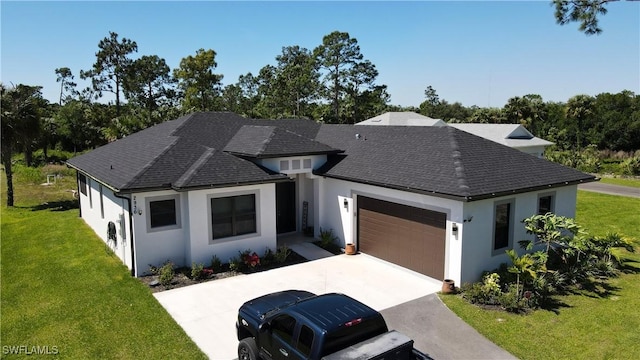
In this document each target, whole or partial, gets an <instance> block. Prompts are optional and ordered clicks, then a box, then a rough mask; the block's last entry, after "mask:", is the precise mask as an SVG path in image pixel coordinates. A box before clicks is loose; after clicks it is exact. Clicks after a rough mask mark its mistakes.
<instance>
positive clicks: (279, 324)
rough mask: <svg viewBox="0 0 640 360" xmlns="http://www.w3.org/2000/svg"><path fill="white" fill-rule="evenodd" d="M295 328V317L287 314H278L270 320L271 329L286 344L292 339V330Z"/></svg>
mask: <svg viewBox="0 0 640 360" xmlns="http://www.w3.org/2000/svg"><path fill="white" fill-rule="evenodd" d="M295 328H296V319H294V318H292V317H291V316H289V315H280V316H278V317H277V318H275V319H273V321H271V331H272V333H273V335H274V336H277V337H279V338H280V339H282V341H283V342H284V343H286V344H290V343H291V339H293V330H295Z"/></svg>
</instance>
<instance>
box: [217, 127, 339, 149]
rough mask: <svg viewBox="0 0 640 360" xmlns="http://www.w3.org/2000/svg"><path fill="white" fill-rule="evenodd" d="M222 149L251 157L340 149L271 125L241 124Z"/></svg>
mask: <svg viewBox="0 0 640 360" xmlns="http://www.w3.org/2000/svg"><path fill="white" fill-rule="evenodd" d="M302 121H304V120H302ZM224 151H227V152H230V153H232V154H237V155H240V156H247V157H252V158H270V157H281V156H299V155H317V154H330V153H337V152H340V150H337V149H334V148H332V147H330V146H327V145H325V144H322V143H319V142H317V141H314V140H311V139H308V138H305V137H303V136H301V135H299V134H296V133H294V132H291V131H289V130H286V129H284V128H281V127H276V126H273V125H272V126H257V125H245V126H243V127H242V128H240V130H238V132H237V133H236V134H235V136H234V137H233V138H232V139H231V141H229V143H228V144H227V146H226V147H225V148H224Z"/></svg>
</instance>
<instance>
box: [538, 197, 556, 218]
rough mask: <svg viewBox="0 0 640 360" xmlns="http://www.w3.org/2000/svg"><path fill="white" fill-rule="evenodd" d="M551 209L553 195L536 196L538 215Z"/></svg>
mask: <svg viewBox="0 0 640 360" xmlns="http://www.w3.org/2000/svg"><path fill="white" fill-rule="evenodd" d="M552 211H553V196H552V195H546V196H541V197H539V198H538V215H544V214H546V213H550V212H552Z"/></svg>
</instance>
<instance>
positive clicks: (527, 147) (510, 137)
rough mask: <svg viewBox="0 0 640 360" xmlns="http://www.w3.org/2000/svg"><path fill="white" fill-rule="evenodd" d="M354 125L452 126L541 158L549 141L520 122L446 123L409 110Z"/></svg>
mask: <svg viewBox="0 0 640 360" xmlns="http://www.w3.org/2000/svg"><path fill="white" fill-rule="evenodd" d="M356 125H394V126H453V127H455V128H456V129H460V130H462V131H466V132H468V133H471V134H473V135H476V136H480V137H483V138H485V139H487V140H491V141H494V142H497V143H498V144H502V145H506V146H509V147H512V148H514V149H518V150H520V151H522V152H525V153H527V154H531V155H534V156H537V157H539V158H542V157H543V155H544V150H545V149H546V148H547V146H550V145H553V143H552V142H551V141H547V140H545V139H541V138H539V137H536V136H534V135H533V134H532V133H531V132H529V130H527V129H526V128H525V127H524V126H522V125H520V124H467V123H461V124H458V123H450V124H449V123H446V122H444V121H442V120H440V119H432V118H430V117H428V116H424V115H420V114H417V113H415V112H411V111H401V112H386V113H384V114H381V115H378V116H375V117H372V118H370V119H367V120H364V121H361V122H359V123H357V124H356Z"/></svg>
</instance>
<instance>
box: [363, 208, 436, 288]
mask: <svg viewBox="0 0 640 360" xmlns="http://www.w3.org/2000/svg"><path fill="white" fill-rule="evenodd" d="M357 204H358V205H357V206H358V212H357V214H358V229H357V230H358V232H357V236H358V249H359V250H360V251H361V252H363V253H366V254H369V255H372V256H375V257H378V258H380V259H383V260H386V261H389V262H392V263H394V264H397V265H400V266H403V267H406V268H408V269H411V270H413V271H416V272H419V273H421V274H424V275H427V276H429V277H432V278H434V279H439V280H441V279H443V278H444V266H445V242H446V222H447V215H446V214H445V213H442V212H437V211H432V210H427V209H422V208H418V207H414V206H409V205H404V204H399V203H395V202H389V201H384V200H379V199H374V198H371V197H365V196H358V198H357Z"/></svg>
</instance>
